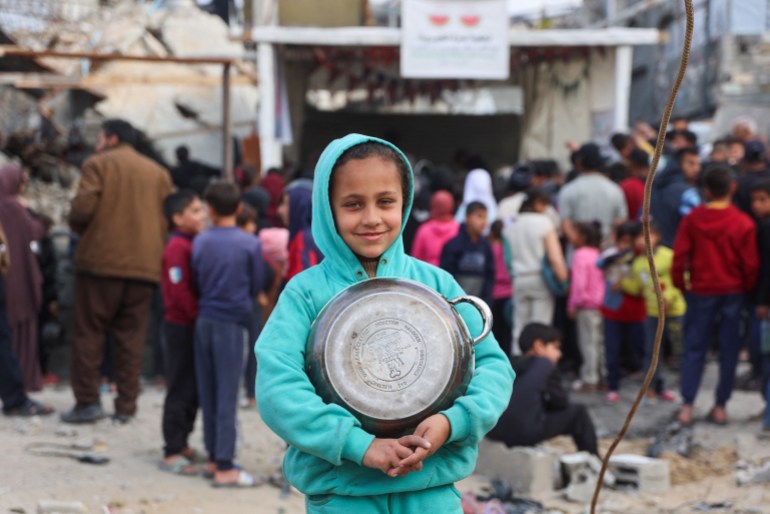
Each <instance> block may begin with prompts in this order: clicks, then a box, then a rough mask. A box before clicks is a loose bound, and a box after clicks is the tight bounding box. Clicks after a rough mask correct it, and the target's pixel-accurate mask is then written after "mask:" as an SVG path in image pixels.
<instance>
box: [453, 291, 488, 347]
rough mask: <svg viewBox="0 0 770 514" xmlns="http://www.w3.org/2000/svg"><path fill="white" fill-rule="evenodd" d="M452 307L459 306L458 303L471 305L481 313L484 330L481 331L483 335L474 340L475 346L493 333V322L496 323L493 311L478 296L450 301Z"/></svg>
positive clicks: (462, 297) (461, 297) (459, 297)
mask: <svg viewBox="0 0 770 514" xmlns="http://www.w3.org/2000/svg"><path fill="white" fill-rule="evenodd" d="M449 303H450V305H457V304H458V303H469V304H471V305H473V306H474V307H475V308H476V310H477V311H479V314H480V315H481V321H483V322H484V328H483V329H482V330H481V334H479V335H478V337H476V338H475V339H474V340H473V344H474V345H475V344H478V342H479V341H481V340H482V339H484V338H485V337H487V336H488V335H489V333H490V332H491V331H492V322H493V321H494V318H493V317H492V309H490V308H489V305H487V303H486V302H485V301H484V300H482V299H481V298H478V297H476V296H458V297H457V298H455V299H454V300H449Z"/></svg>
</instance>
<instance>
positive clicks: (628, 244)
mask: <svg viewBox="0 0 770 514" xmlns="http://www.w3.org/2000/svg"><path fill="white" fill-rule="evenodd" d="M633 246H634V238H633V237H632V236H630V235H628V236H623V237H619V238H618V239H617V240H616V241H615V247H616V248H617V249H618V250H620V251H623V250H628V249H630V248H633Z"/></svg>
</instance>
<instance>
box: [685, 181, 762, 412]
mask: <svg viewBox="0 0 770 514" xmlns="http://www.w3.org/2000/svg"><path fill="white" fill-rule="evenodd" d="M704 182H705V190H706V198H707V200H708V202H707V203H706V204H705V205H701V206H699V207H696V208H695V209H693V211H692V212H691V213H690V214H689V215H688V216H686V217H685V218H684V219H683V220H682V223H681V224H680V226H679V231H678V232H677V235H676V239H675V241H674V263H673V268H672V278H673V281H674V285H675V286H677V287H678V288H679V289H681V290H682V291H685V297H686V299H687V314H686V315H685V320H684V354H683V355H682V367H681V373H682V376H681V393H682V401H683V405H682V407H681V409H680V411H679V414H678V416H677V419H678V421H679V422H680V423H681V424H683V425H690V424H692V421H693V404H694V402H695V396H696V395H697V393H698V388H699V387H700V382H701V378H702V375H703V366H704V362H705V359H706V353H707V352H708V349H709V345H710V343H711V334H712V331H713V328H714V320H715V319H717V318H719V325H718V332H717V333H718V336H719V383H718V385H717V390H716V402H715V405H714V407H713V408H712V409H711V411H710V412H709V414H708V416H707V417H706V419H707V420H708V421H710V422H712V423H716V424H720V425H724V424H726V423H727V412H726V411H725V405H726V404H727V400H729V399H730V395H731V394H732V391H733V382H734V380H735V370H736V367H737V365H738V353H739V351H740V347H741V341H740V337H739V326H740V318H741V311H742V309H743V302H744V301H745V298H744V297H745V295H746V293H748V292H749V291H751V290H752V289H753V287H754V284H755V283H756V281H757V278H758V276H759V256H758V253H757V237H756V228H755V226H754V222H753V221H752V220H751V218H749V217H748V215H746V214H744V213H743V212H741V211H740V210H738V209H737V208H736V207H735V206H733V205H732V203H731V198H732V195H733V192H734V191H735V183H734V181H733V177H732V171H730V170H729V169H728V168H726V167H723V166H716V167H714V168H711V169H710V170H708V171H707V172H706V174H705V177H704ZM688 273H689V276H687V274H688Z"/></svg>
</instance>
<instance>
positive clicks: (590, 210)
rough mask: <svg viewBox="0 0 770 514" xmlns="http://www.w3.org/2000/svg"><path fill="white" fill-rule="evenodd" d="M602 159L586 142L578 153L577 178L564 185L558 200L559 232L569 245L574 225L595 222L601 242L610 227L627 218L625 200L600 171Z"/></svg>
mask: <svg viewBox="0 0 770 514" xmlns="http://www.w3.org/2000/svg"><path fill="white" fill-rule="evenodd" d="M603 165H604V158H603V157H602V156H601V153H600V152H599V147H598V146H597V145H595V144H593V143H587V144H584V145H583V146H581V147H580V150H578V158H577V167H578V170H579V171H580V175H579V176H578V178H576V179H575V180H573V181H572V182H570V183H569V184H567V185H566V186H564V189H562V191H561V195H560V198H559V214H560V215H561V217H562V229H563V232H564V235H565V236H567V239H568V240H569V241H570V243H574V241H575V238H576V233H575V225H574V224H575V223H579V222H589V223H590V222H593V221H598V222H599V223H600V224H601V228H602V240H603V241H607V240H608V239H609V238H610V235H611V233H612V230H613V228H614V227H615V226H616V225H619V224H620V223H622V222H624V221H625V220H626V219H627V218H628V209H627V208H626V199H625V197H624V196H623V191H622V190H621V189H620V187H619V186H618V185H617V184H615V183H614V182H612V181H611V180H610V179H608V178H607V177H605V176H604V175H603V174H602V173H601V172H600V169H601V168H602V166H603Z"/></svg>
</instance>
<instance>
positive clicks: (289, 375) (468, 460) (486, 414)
mask: <svg viewBox="0 0 770 514" xmlns="http://www.w3.org/2000/svg"><path fill="white" fill-rule="evenodd" d="M367 141H374V142H378V143H382V144H385V145H387V146H389V147H391V148H394V149H395V150H396V151H397V152H398V154H399V155H400V156H401V157H402V158H403V159H404V161H405V162H407V165H408V161H407V159H406V157H404V155H403V154H402V153H401V152H400V151H399V150H398V149H397V148H396V147H395V146H393V145H391V144H390V143H387V142H385V141H382V140H379V139H376V138H373V137H368V136H362V135H358V134H350V135H348V136H346V137H344V138H342V139H338V140H335V141H333V142H332V143H330V144H329V146H327V148H326V149H325V150H324V152H323V154H322V155H321V158H320V160H319V162H318V165H317V166H316V170H315V178H314V185H313V215H312V232H313V238H314V239H315V241H316V243H317V245H318V248H319V249H320V250H321V252H323V254H324V256H325V258H324V260H323V261H322V262H321V263H320V264H318V265H316V266H314V267H312V268H309V269H307V270H305V271H304V272H302V273H300V274H299V275H297V276H295V277H294V278H293V279H292V280H291V281H289V283H288V284H287V285H286V289H285V290H284V291H283V293H282V294H281V296H280V299H279V301H278V304H277V306H276V308H275V310H274V311H273V313H272V315H271V316H270V319H269V321H268V322H267V324H266V325H265V328H264V330H263V331H262V334H261V335H260V337H259V339H258V340H257V342H256V346H255V351H256V354H257V362H258V366H259V367H258V372H257V399H258V404H259V411H260V414H261V416H262V419H263V420H264V421H265V423H266V424H267V425H268V426H269V427H270V428H271V429H272V430H273V431H274V432H275V433H276V434H278V435H279V436H280V437H281V438H282V439H283V440H285V441H286V442H287V443H288V444H289V449H288V451H287V453H286V456H285V458H284V463H283V471H284V474H285V476H286V478H287V480H288V481H289V482H290V483H291V484H292V485H293V486H295V487H296V488H297V489H299V490H300V491H302V492H303V493H305V494H307V495H328V494H332V495H342V496H359V497H360V496H370V495H383V494H390V493H402V492H408V491H422V490H425V489H429V488H433V487H438V486H445V485H451V484H452V483H454V482H456V481H458V480H460V479H463V478H465V477H467V476H468V475H470V474H471V473H472V472H473V469H474V467H475V464H476V456H477V445H478V443H479V441H480V440H481V439H482V438H483V437H484V435H485V434H486V433H487V432H488V431H489V430H491V429H492V427H493V426H494V425H495V423H496V422H497V420H498V418H499V416H500V415H501V414H502V412H503V411H504V410H505V408H506V406H507V405H508V401H509V399H510V396H511V391H512V385H513V379H514V373H513V370H512V369H511V366H510V364H509V361H508V358H507V357H506V356H505V354H504V353H503V352H502V351H501V350H500V347H499V345H498V344H497V342H496V341H495V340H494V337H493V336H492V335H491V334H490V335H489V336H488V337H486V339H484V340H483V341H481V342H480V343H479V344H477V345H476V347H475V349H476V369H475V375H474V377H473V379H472V380H471V382H470V385H469V387H468V390H467V392H466V394H465V395H464V396H462V397H460V398H459V399H457V400H456V401H455V403H454V405H453V406H452V407H450V408H449V409H447V410H445V411H443V414H445V415H446V417H447V418H448V419H449V423H450V426H451V435H450V437H449V439H448V440H447V442H446V443H445V444H444V445H443V446H442V447H441V448H440V449H439V450H438V451H437V452H436V453H435V454H434V455H432V456H430V457H428V458H427V459H425V461H424V463H423V464H424V467H423V469H422V470H421V471H418V472H413V473H410V474H408V475H407V476H404V477H396V478H390V477H388V476H387V475H386V474H384V473H383V472H382V471H380V470H377V469H371V468H367V467H364V466H363V465H362V464H361V463H362V459H363V457H364V454H365V453H366V451H367V449H368V448H369V445H370V444H371V442H372V440H373V439H374V436H373V435H372V434H369V433H367V432H366V431H364V430H363V429H362V428H361V424H360V422H359V421H358V420H357V419H356V418H355V417H354V416H353V415H352V414H350V413H349V412H348V411H346V410H345V409H343V408H342V407H340V406H337V405H333V404H326V403H324V401H323V400H322V399H321V398H320V397H319V396H318V395H317V394H316V391H315V388H314V387H313V384H312V383H311V382H310V380H309V378H308V376H307V374H306V372H305V346H306V343H307V339H308V335H309V333H310V326H311V324H312V323H313V320H314V319H315V318H316V316H317V315H318V313H319V312H320V310H321V309H322V307H323V306H324V305H325V304H326V303H327V302H328V301H329V300H330V299H332V298H333V297H334V296H335V295H336V294H337V293H339V292H340V291H341V290H343V289H344V288H346V287H348V286H350V285H352V284H354V283H356V282H359V281H362V280H365V279H367V274H366V272H365V270H364V268H363V267H362V265H361V263H360V262H359V260H358V259H357V257H356V256H355V254H354V253H353V252H352V251H351V250H350V248H349V247H348V246H347V245H346V244H345V243H344V241H343V239H342V237H341V236H340V235H339V234H338V233H337V231H336V229H335V224H334V218H333V215H332V209H331V205H330V201H329V182H330V177H331V173H332V169H333V168H334V165H335V163H336V162H337V160H338V159H339V157H340V156H341V155H342V154H343V153H344V152H345V151H346V150H347V149H348V148H350V147H352V146H355V145H358V144H361V143H365V142H367ZM409 170H410V173H409V176H410V187H409V188H410V191H409V194H408V195H407V204H406V205H405V212H404V215H403V222H402V226H401V231H402V232H403V229H404V226H405V225H406V221H407V219H408V217H409V211H410V209H411V206H412V197H413V188H414V186H413V183H414V182H413V176H412V173H411V166H409ZM376 276H377V277H397V278H405V279H410V280H415V281H418V282H421V283H422V284H425V285H427V286H428V287H430V288H432V289H434V290H435V291H437V292H438V293H440V294H441V295H443V296H445V297H447V298H454V297H457V296H460V295H463V294H464V293H463V291H462V289H461V288H460V286H459V285H458V284H457V282H455V280H454V279H453V278H452V277H451V276H450V275H449V274H448V273H446V272H444V271H443V270H441V269H439V268H437V267H435V266H432V265H430V264H427V263H424V262H421V261H419V260H417V259H414V258H412V257H410V256H408V255H406V254H405V253H404V248H403V243H402V240H401V237H398V238H397V239H396V240H395V242H393V244H392V245H391V246H390V247H389V248H388V249H387V250H386V251H385V253H384V254H383V255H382V256H381V258H380V261H379V264H378V267H377V273H376ZM457 310H458V312H459V313H460V315H461V316H462V317H463V319H464V321H465V323H466V324H467V326H468V328H469V330H470V332H471V334H478V333H480V332H481V329H482V322H481V318H480V317H479V315H478V313H477V312H476V310H475V309H474V308H473V307H471V306H468V305H458V306H457Z"/></svg>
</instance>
